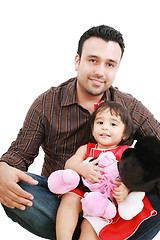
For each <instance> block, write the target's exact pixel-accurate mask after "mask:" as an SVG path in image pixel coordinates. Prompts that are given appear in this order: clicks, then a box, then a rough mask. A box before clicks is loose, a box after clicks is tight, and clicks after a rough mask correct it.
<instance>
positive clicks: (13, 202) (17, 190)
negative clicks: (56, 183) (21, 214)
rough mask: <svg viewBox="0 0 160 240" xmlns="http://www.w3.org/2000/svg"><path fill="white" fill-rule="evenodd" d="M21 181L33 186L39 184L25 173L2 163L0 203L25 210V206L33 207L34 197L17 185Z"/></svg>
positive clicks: (0, 171)
mask: <svg viewBox="0 0 160 240" xmlns="http://www.w3.org/2000/svg"><path fill="white" fill-rule="evenodd" d="M20 180H23V181H24V182H27V183H29V184H31V185H37V184H38V181H36V180H34V179H33V178H32V177H30V176H28V175H27V174H25V173H24V172H22V171H20V170H18V169H16V168H13V167H10V166H9V165H8V164H7V163H5V162H0V202H1V203H2V204H3V205H5V206H6V207H9V208H18V209H20V210H25V206H32V204H33V203H32V200H33V199H34V197H33V195H31V194H30V193H28V192H26V191H24V190H23V189H22V188H21V187H20V186H19V185H18V184H17V183H18V182H19V181H20Z"/></svg>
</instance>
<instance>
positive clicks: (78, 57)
mask: <svg viewBox="0 0 160 240" xmlns="http://www.w3.org/2000/svg"><path fill="white" fill-rule="evenodd" d="M79 62H80V56H79V54H76V56H75V70H76V71H78V68H79Z"/></svg>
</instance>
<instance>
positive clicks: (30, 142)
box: [1, 78, 160, 177]
mask: <svg viewBox="0 0 160 240" xmlns="http://www.w3.org/2000/svg"><path fill="white" fill-rule="evenodd" d="M75 90H76V78H73V79H70V80H68V81H67V82H64V83H62V84H61V85H60V86H58V87H53V88H51V89H49V90H48V91H47V92H45V93H43V94H42V95H40V96H39V97H38V98H37V99H36V100H35V101H34V103H33V104H32V106H31V108H30V109H29V111H28V113H27V116H26V119H25V121H24V124H23V128H22V129H21V130H20V132H19V134H18V136H17V139H16V140H15V141H14V142H13V143H12V145H11V147H10V148H9V150H8V152H7V153H5V154H4V155H3V156H2V157H1V161H5V162H7V163H8V164H10V165H12V166H15V167H17V168H19V169H21V170H24V171H26V170H27V169H28V167H29V165H30V164H31V163H32V162H33V161H34V158H35V157H36V156H37V155H38V151H39V147H40V146H41V147H42V148H43V151H44V153H45V156H44V164H43V169H42V175H43V176H46V177H48V176H49V174H50V173H51V172H52V171H54V170H57V169H63V167H64V164H65V162H66V160H67V159H68V158H69V157H71V156H72V155H73V154H74V153H75V151H76V150H77V149H78V147H80V146H81V145H82V144H86V143H88V142H89V141H90V140H91V131H90V126H89V121H90V116H91V115H90V113H89V112H88V111H87V110H86V109H84V108H83V107H81V106H80V105H78V103H77V100H76V91H75ZM102 99H103V100H106V101H107V100H108V101H115V102H117V103H120V104H121V105H122V106H124V107H125V108H127V109H128V111H129V112H130V114H131V116H132V119H133V125H134V139H139V138H141V137H142V136H144V135H156V136H157V137H158V138H159V139H160V124H159V122H158V121H156V120H155V118H154V116H153V115H152V114H151V113H150V112H149V111H148V109H147V108H146V107H144V106H143V105H142V103H141V102H139V101H138V100H137V99H135V98H134V97H132V95H130V94H126V93H123V92H121V91H119V90H118V89H117V88H114V87H110V88H109V89H108V90H107V91H106V92H105V93H104V95H103V97H102Z"/></svg>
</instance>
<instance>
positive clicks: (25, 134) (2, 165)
mask: <svg viewBox="0 0 160 240" xmlns="http://www.w3.org/2000/svg"><path fill="white" fill-rule="evenodd" d="M123 52H124V42H123V38H122V35H121V33H119V32H118V31H116V30H115V29H113V28H111V27H108V26H104V25H102V26H98V27H93V28H91V29H89V30H88V31H87V32H85V33H84V34H83V35H82V37H81V38H80V41H79V46H78V52H77V55H76V57H75V69H76V71H77V78H73V79H70V80H68V81H67V82H64V83H63V84H61V85H60V86H58V87H54V88H51V89H50V90H48V91H47V92H45V93H43V94H42V95H41V96H39V97H38V98H37V99H36V100H35V102H34V103H33V104H32V106H31V108H30V109H29V111H28V114H27V116H26V119H25V121H24V125H23V128H22V129H21V130H20V132H19V134H18V136H17V139H16V141H14V142H13V143H12V145H11V147H10V148H9V150H8V152H7V153H5V154H4V155H3V156H2V157H1V162H0V202H1V203H2V204H3V206H4V209H5V211H6V213H7V215H8V216H9V217H10V218H12V219H13V221H17V222H18V223H19V224H21V225H22V226H23V227H25V228H26V229H28V230H29V231H31V232H32V233H34V234H37V235H38V236H41V237H45V238H48V239H56V238H55V218H56V212H57V208H58V205H59V201H60V200H59V199H58V198H57V196H56V195H54V194H51V193H50V192H49V191H48V188H47V177H48V176H49V175H50V173H51V172H52V171H54V170H57V169H63V167H64V164H65V162H66V160H67V159H68V158H69V157H71V156H72V155H73V154H74V153H75V151H76V150H77V149H78V147H79V146H80V145H82V144H86V143H88V142H89V141H90V140H91V135H90V133H91V131H90V129H89V127H88V126H89V120H90V116H91V113H92V112H93V109H94V103H96V102H99V101H100V100H102V99H103V100H105V101H107V100H112V101H115V102H118V103H120V104H121V105H123V106H124V107H125V108H127V110H128V111H129V112H130V114H131V116H132V119H133V126H134V139H135V140H137V139H140V138H141V137H142V136H144V135H156V136H157V137H158V138H159V139H160V124H159V123H158V121H156V119H154V117H153V115H152V114H151V113H150V112H149V111H148V110H147V109H146V108H145V107H144V106H143V105H142V104H141V103H140V102H139V101H137V100H136V99H135V98H133V97H132V96H131V95H129V94H126V93H123V92H121V91H119V90H118V89H116V88H113V87H112V83H113V81H114V79H115V76H116V73H117V70H118V67H119V64H120V61H121V58H122V55H123ZM40 146H41V147H42V148H43V151H44V153H45V157H44V164H43V169H42V177H41V176H36V175H33V174H26V173H24V172H23V171H27V169H28V167H29V165H30V164H31V163H33V160H34V158H35V157H36V156H37V155H38V150H39V147H40ZM32 177H33V178H32ZM20 180H23V181H20ZM37 181H38V182H37ZM148 198H149V199H150V201H151V203H152V206H153V207H154V208H155V209H156V210H157V211H158V210H160V201H159V199H158V198H157V197H156V195H154V194H152V195H151V194H148ZM159 220H160V217H159V214H157V215H156V216H154V217H151V218H150V219H148V220H147V221H145V222H144V223H142V224H141V226H140V227H139V229H138V230H137V232H136V233H135V234H134V235H133V237H132V238H131V239H134V240H135V239H152V238H153V237H154V236H155V234H156V233H157V232H158V231H159V229H160V221H159ZM75 239H78V238H77V237H75Z"/></svg>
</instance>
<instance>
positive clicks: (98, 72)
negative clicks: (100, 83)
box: [95, 64, 104, 77]
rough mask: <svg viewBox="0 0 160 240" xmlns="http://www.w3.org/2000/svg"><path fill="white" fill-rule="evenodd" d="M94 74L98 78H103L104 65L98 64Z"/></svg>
mask: <svg viewBox="0 0 160 240" xmlns="http://www.w3.org/2000/svg"><path fill="white" fill-rule="evenodd" d="M95 74H96V76H98V77H103V76H104V65H103V64H99V65H98V66H96V69H95Z"/></svg>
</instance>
